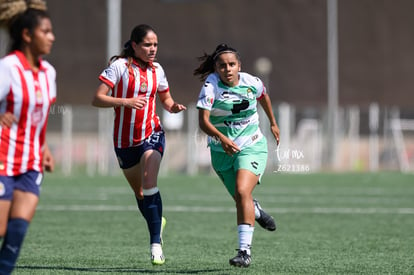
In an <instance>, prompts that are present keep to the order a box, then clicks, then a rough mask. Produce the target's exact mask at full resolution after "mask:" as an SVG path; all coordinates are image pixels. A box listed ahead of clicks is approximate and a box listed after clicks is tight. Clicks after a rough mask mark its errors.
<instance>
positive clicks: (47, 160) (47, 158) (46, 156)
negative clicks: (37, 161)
mask: <svg viewBox="0 0 414 275" xmlns="http://www.w3.org/2000/svg"><path fill="white" fill-rule="evenodd" d="M43 167H44V169H45V171H47V172H53V170H54V169H55V160H54V159H53V156H52V153H51V152H50V150H49V146H47V144H46V143H45V145H44V148H43Z"/></svg>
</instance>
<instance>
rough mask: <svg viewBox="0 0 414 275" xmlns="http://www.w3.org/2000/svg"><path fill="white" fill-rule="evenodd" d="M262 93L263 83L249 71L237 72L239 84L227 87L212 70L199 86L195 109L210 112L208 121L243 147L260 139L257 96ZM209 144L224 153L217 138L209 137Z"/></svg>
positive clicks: (259, 96) (263, 89)
mask: <svg viewBox="0 0 414 275" xmlns="http://www.w3.org/2000/svg"><path fill="white" fill-rule="evenodd" d="M265 93H266V88H265V87H264V85H263V82H262V81H261V80H260V79H259V78H257V77H254V76H252V75H250V74H248V73H243V72H240V73H239V85H237V86H235V87H228V86H226V85H225V84H224V83H223V82H222V81H221V80H220V77H219V75H218V74H217V73H212V74H210V75H209V76H208V77H207V79H206V81H205V83H204V85H203V87H202V88H201V92H200V96H199V97H198V102H197V108H199V109H205V110H208V111H210V122H211V123H212V124H213V125H214V126H215V127H216V128H217V130H219V131H220V132H221V133H222V134H224V135H225V136H227V137H228V138H230V139H231V140H233V141H234V142H235V143H236V144H237V146H239V148H240V150H243V149H244V148H246V147H248V146H250V145H253V144H254V143H256V142H257V141H259V140H260V139H262V138H263V134H262V133H261V131H260V128H259V116H258V114H257V99H260V98H261V97H262V96H263V95H264V94H265ZM208 145H209V146H210V147H211V149H212V150H214V151H222V152H224V150H223V148H222V147H221V143H220V140H218V139H217V138H214V137H208Z"/></svg>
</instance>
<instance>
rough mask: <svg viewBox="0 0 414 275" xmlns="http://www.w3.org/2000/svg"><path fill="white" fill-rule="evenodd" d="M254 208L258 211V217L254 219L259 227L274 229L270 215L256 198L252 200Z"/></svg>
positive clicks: (274, 224) (273, 221)
mask: <svg viewBox="0 0 414 275" xmlns="http://www.w3.org/2000/svg"><path fill="white" fill-rule="evenodd" d="M253 202H254V206H255V208H257V209H258V210H259V212H260V217H258V218H256V221H257V222H258V223H259V224H260V226H261V227H263V228H264V229H267V230H269V231H275V230H276V223H275V220H274V219H273V217H272V216H270V215H269V214H267V213H266V212H265V211H264V210H263V209H262V207H260V204H259V202H258V201H257V200H255V199H254V200H253Z"/></svg>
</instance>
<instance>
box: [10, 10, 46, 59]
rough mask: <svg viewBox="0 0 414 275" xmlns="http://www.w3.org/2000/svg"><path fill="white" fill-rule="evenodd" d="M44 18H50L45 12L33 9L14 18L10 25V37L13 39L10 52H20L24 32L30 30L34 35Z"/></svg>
mask: <svg viewBox="0 0 414 275" xmlns="http://www.w3.org/2000/svg"><path fill="white" fill-rule="evenodd" d="M44 18H49V19H50V16H49V14H48V13H47V12H46V11H45V10H38V9H33V8H28V9H26V10H25V11H24V12H23V13H19V14H17V15H16V16H14V17H13V18H12V19H11V20H10V22H9V24H8V29H9V35H10V39H11V42H12V43H11V46H10V50H9V51H10V52H12V51H15V50H20V49H21V48H22V46H23V38H22V32H23V30H24V29H28V31H29V33H30V34H33V32H34V30H35V29H36V27H37V26H39V24H40V21H41V20H42V19H44Z"/></svg>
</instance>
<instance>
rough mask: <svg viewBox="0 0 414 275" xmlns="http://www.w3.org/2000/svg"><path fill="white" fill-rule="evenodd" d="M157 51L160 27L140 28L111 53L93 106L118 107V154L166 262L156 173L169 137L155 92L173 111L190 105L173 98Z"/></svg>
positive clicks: (155, 258)
mask: <svg viewBox="0 0 414 275" xmlns="http://www.w3.org/2000/svg"><path fill="white" fill-rule="evenodd" d="M157 49H158V38H157V34H156V33H155V31H154V30H153V29H152V28H151V27H150V26H148V25H144V24H143V25H138V26H136V27H135V28H134V29H133V30H132V33H131V37H130V40H129V41H128V42H127V43H125V47H124V50H123V52H122V53H121V55H120V56H114V57H112V58H111V60H110V62H111V63H110V65H109V66H108V67H107V68H106V69H105V70H104V71H103V72H102V73H101V75H100V76H99V79H100V80H101V82H102V83H101V84H100V85H99V87H98V89H97V91H96V94H95V98H94V100H93V103H92V104H93V105H94V106H97V107H113V108H114V110H115V121H114V137H113V140H114V146H115V153H116V156H117V157H118V161H119V166H120V167H121V169H122V171H123V173H124V175H125V177H126V179H127V181H128V183H129V184H130V186H131V188H132V190H133V191H134V193H135V197H136V200H137V204H138V208H139V210H140V211H141V214H142V215H143V217H144V218H145V220H146V222H147V225H148V229H149V233H150V251H151V262H152V264H154V265H161V264H163V263H164V262H165V258H164V255H163V252H162V247H161V231H162V227H163V226H164V224H165V219H164V218H163V217H162V201H161V195H160V192H159V190H158V187H157V176H158V171H159V167H160V162H161V158H162V156H163V153H164V147H165V139H164V131H163V128H162V126H161V123H160V119H159V117H158V116H157V114H156V112H155V101H156V94H158V95H159V97H160V101H161V103H162V105H163V107H164V108H165V109H166V110H167V111H169V112H171V113H178V112H181V111H183V110H185V109H186V107H185V106H184V105H181V104H178V103H176V102H175V101H174V100H173V98H172V97H171V94H170V91H169V86H168V82H167V78H166V76H165V73H164V70H163V68H162V67H161V65H160V64H159V63H157V62H155V56H156V54H157Z"/></svg>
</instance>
